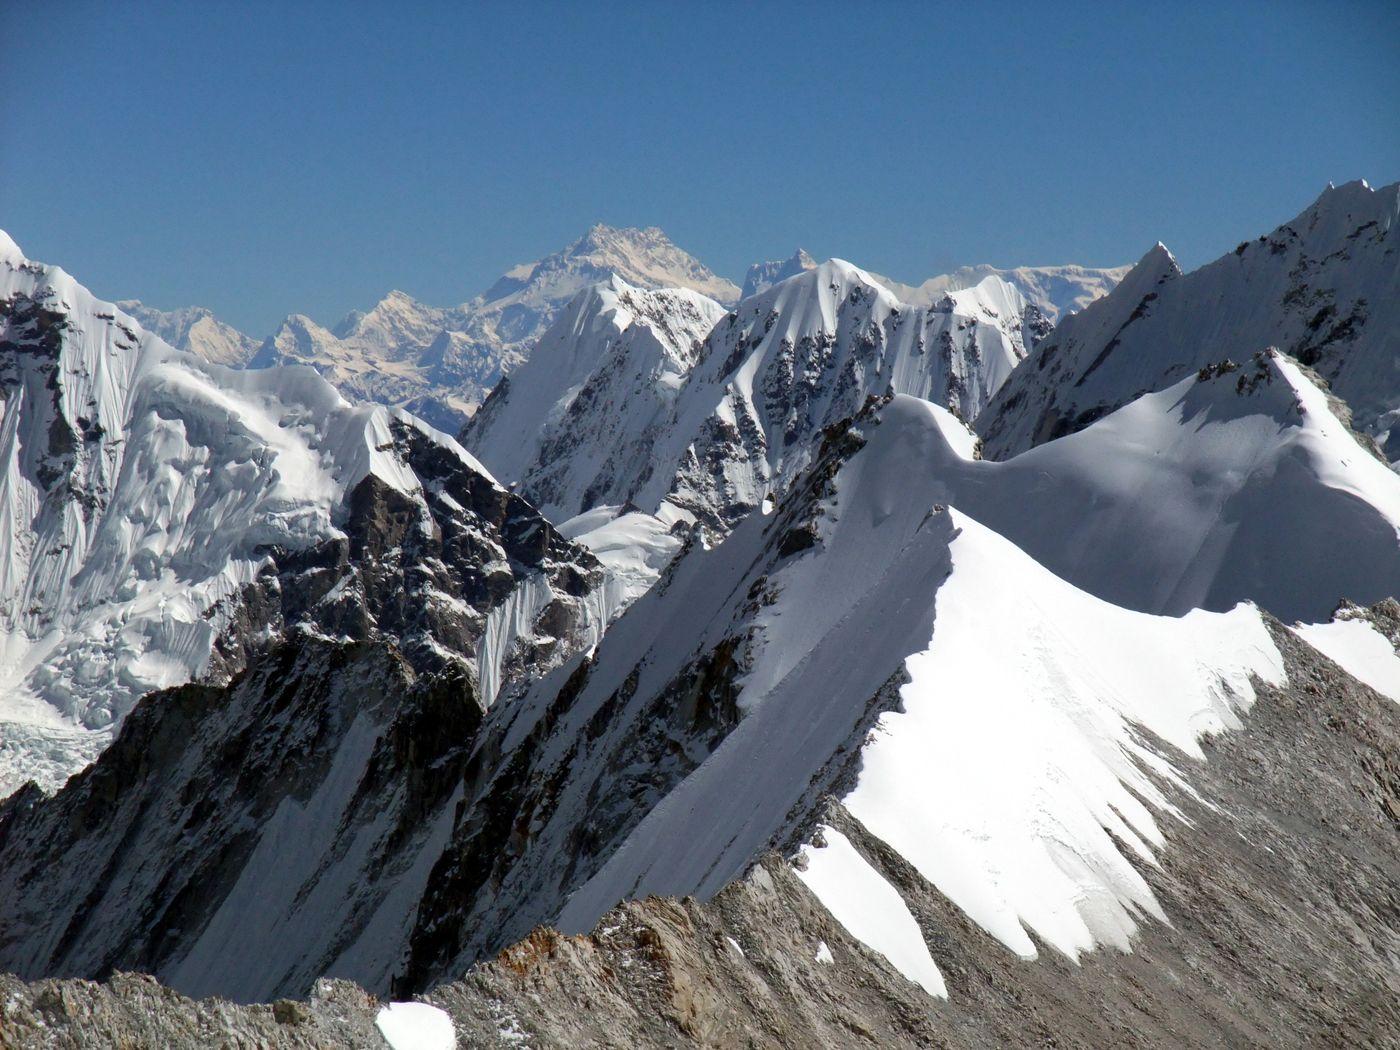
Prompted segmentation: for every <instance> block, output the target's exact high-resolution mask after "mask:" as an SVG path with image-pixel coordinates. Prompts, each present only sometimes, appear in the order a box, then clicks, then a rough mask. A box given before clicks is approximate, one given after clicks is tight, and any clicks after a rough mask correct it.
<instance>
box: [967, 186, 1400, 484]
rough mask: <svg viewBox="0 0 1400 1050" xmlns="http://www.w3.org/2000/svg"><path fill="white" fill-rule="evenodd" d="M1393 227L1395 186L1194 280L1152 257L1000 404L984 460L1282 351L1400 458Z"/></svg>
mask: <svg viewBox="0 0 1400 1050" xmlns="http://www.w3.org/2000/svg"><path fill="white" fill-rule="evenodd" d="M1397 216H1400V184H1394V185H1391V186H1388V187H1384V188H1382V189H1379V190H1371V189H1369V188H1368V187H1367V186H1366V185H1365V184H1364V183H1362V182H1352V183H1347V184H1346V185H1344V186H1339V187H1334V188H1332V189H1329V190H1326V191H1324V192H1323V193H1322V195H1321V196H1319V197H1318V198H1317V200H1316V201H1314V202H1313V203H1312V204H1311V205H1309V206H1308V208H1306V209H1305V210H1304V211H1303V212H1301V213H1300V214H1299V215H1298V216H1297V217H1295V218H1294V219H1293V220H1291V221H1290V222H1286V223H1284V224H1283V225H1281V226H1279V227H1277V228H1276V229H1274V230H1273V231H1272V232H1271V233H1268V234H1266V235H1264V236H1261V237H1259V238H1258V239H1257V240H1254V241H1244V242H1242V243H1240V244H1239V245H1238V246H1237V247H1236V248H1235V249H1234V250H1233V251H1231V252H1228V253H1227V254H1225V255H1223V256H1221V257H1220V258H1219V259H1217V260H1215V261H1214V262H1212V263H1209V264H1207V265H1206V266H1202V267H1201V268H1200V269H1198V270H1193V271H1192V272H1190V273H1186V274H1183V273H1182V272H1181V271H1180V269H1179V268H1178V267H1177V265H1176V262H1175V260H1174V259H1172V257H1171V254H1170V253H1169V252H1168V251H1167V250H1166V249H1165V248H1164V247H1162V246H1161V245H1157V246H1155V247H1154V248H1152V249H1151V250H1150V251H1149V252H1148V253H1147V255H1145V256H1144V257H1143V259H1142V261H1140V262H1139V263H1138V264H1137V266H1135V267H1134V268H1133V270H1132V271H1131V272H1130V273H1129V274H1128V275H1127V277H1125V278H1124V279H1123V281H1122V283H1120V284H1119V286H1118V287H1117V288H1115V289H1114V290H1113V292H1111V293H1110V294H1109V295H1107V296H1106V297H1104V298H1103V299H1101V300H1099V301H1098V302H1096V303H1094V304H1092V305H1091V306H1089V307H1087V308H1086V309H1084V310H1083V311H1081V312H1079V313H1077V314H1075V315H1073V316H1071V317H1068V318H1066V319H1065V320H1064V321H1062V322H1061V323H1060V324H1059V325H1058V326H1057V327H1056V329H1055V331H1054V332H1053V333H1052V334H1051V335H1050V336H1049V338H1047V339H1046V340H1045V341H1044V342H1043V343H1042V344H1040V345H1039V346H1038V347H1037V348H1036V350H1035V358H1034V360H1033V362H1032V366H1031V367H1029V368H1024V369H1020V370H1019V371H1018V372H1017V374H1016V375H1014V376H1013V377H1012V379H1011V380H1010V382H1009V383H1008V384H1007V386H1006V387H1004V388H1003V389H1002V390H1001V391H999V392H998V395H997V397H996V398H995V400H994V401H993V403H992V404H991V405H990V406H989V407H988V409H987V410H986V412H985V413H984V415H983V416H982V418H980V419H979V420H978V422H977V428H978V431H979V432H980V433H981V434H982V435H983V437H984V439H985V440H986V443H987V449H988V454H989V455H992V456H994V457H1003V456H1007V455H1012V454H1014V453H1016V452H1018V451H1021V450H1024V449H1026V448H1029V447H1031V446H1032V445H1034V444H1037V443H1039V442H1042V441H1046V440H1049V439H1051V438H1054V437H1056V436H1059V435H1062V434H1065V433H1070V432H1072V431H1074V430H1077V429H1079V428H1081V427H1083V426H1085V425H1087V424H1088V423H1090V422H1092V421H1093V420H1095V419H1097V418H1099V417H1100V416H1102V415H1104V414H1105V413H1106V412H1108V411H1111V410H1112V409H1114V408H1116V407H1118V406H1119V405H1122V404H1125V403H1127V402H1128V401H1131V400H1132V399H1133V398H1135V397H1138V396H1139V395H1141V394H1143V393H1145V392H1148V391H1152V390H1160V389H1162V388H1163V387H1166V386H1169V385H1171V384H1172V383H1174V382H1176V381H1177V380H1178V379H1180V378H1181V377H1182V376H1184V375H1188V374H1190V373H1191V372H1194V371H1196V370H1197V369H1199V368H1202V367H1205V366H1206V365H1210V364H1213V363H1215V362H1217V361H1219V360H1221V359H1222V358H1225V357H1230V358H1233V359H1234V360H1236V361H1244V360H1247V359H1248V358H1250V356H1251V355H1253V354H1254V353H1256V352H1258V351H1260V350H1263V349H1265V348H1266V347H1269V346H1276V347H1278V348H1280V349H1281V350H1283V351H1284V352H1285V353H1287V354H1289V355H1290V356H1292V357H1295V358H1297V359H1298V360H1299V361H1301V362H1302V363H1304V364H1306V365H1308V366H1310V367H1312V368H1314V369H1316V370H1317V372H1319V373H1320V374H1321V375H1322V376H1323V378H1324V379H1326V380H1327V382H1328V383H1330V384H1331V385H1332V387H1333V389H1334V390H1335V391H1336V393H1337V394H1338V395H1339V396H1340V397H1343V398H1345V399H1346V400H1347V402H1348V403H1349V404H1350V405H1351V407H1352V409H1353V411H1354V413H1355V417H1356V422H1357V426H1358V429H1360V430H1363V431H1365V432H1367V433H1369V434H1370V435H1371V436H1372V437H1374V438H1375V439H1376V440H1377V441H1378V442H1380V443H1381V444H1382V446H1383V447H1385V448H1386V454H1387V457H1388V458H1389V459H1391V460H1392V461H1395V460H1397V459H1400V426H1397V425H1396V424H1397V423H1400V371H1398V370H1397V369H1396V366H1395V361H1396V357H1395V341H1396V339H1397V338H1398V337H1400V251H1397V249H1396V246H1395V238H1396V236H1397V234H1396V232H1395V230H1396V219H1397ZM1392 442H1393V445H1392V444H1391V443H1392Z"/></svg>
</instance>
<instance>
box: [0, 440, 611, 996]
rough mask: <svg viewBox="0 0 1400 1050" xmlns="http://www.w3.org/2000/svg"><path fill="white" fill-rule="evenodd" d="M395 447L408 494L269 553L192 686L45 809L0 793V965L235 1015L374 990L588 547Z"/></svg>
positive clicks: (564, 651)
mask: <svg viewBox="0 0 1400 1050" xmlns="http://www.w3.org/2000/svg"><path fill="white" fill-rule="evenodd" d="M393 437H394V442H395V445H394V447H395V451H396V452H397V453H398V455H399V457H400V459H401V460H402V461H403V462H404V463H406V464H407V465H408V466H409V467H410V468H411V469H412V470H413V471H414V473H415V474H416V475H417V477H418V478H419V479H421V480H422V482H423V489H422V491H421V493H420V494H419V498H410V497H409V496H408V495H406V494H405V493H404V492H403V491H401V490H400V489H398V488H395V487H394V486H392V485H390V484H387V483H386V482H385V481H383V480H381V479H380V478H379V477H378V476H376V475H373V474H371V475H369V476H367V477H366V478H365V479H364V480H363V481H362V482H361V483H360V484H359V485H358V486H357V487H356V488H355V489H354V491H353V492H352V493H351V495H350V498H349V500H348V501H347V502H348V508H349V510H348V518H347V520H346V521H345V522H344V525H343V531H344V538H343V539H338V540H334V541H329V542H326V543H323V544H320V545H318V546H316V547H313V548H310V549H308V550H303V551H286V550H280V549H277V550H269V551H267V552H266V553H267V554H268V555H269V560H268V562H267V567H266V569H265V571H264V572H263V574H262V575H261V576H260V578H259V579H258V580H257V581H256V582H255V583H254V584H252V585H251V586H249V587H247V588H246V589H245V591H244V592H243V594H242V595H240V596H239V598H238V606H237V609H236V610H235V612H234V615H233V617H232V621H231V627H230V629H229V630H228V631H227V632H226V633H225V635H224V636H223V638H222V639H221V641H220V645H219V647H218V649H217V650H216V657H217V662H216V664H215V666H214V668H213V669H212V670H211V673H210V675H209V676H208V680H207V681H206V683H205V684H194V685H188V686H183V687H179V688H175V689H171V690H166V691H164V692H160V693H156V694H152V695H149V696H147V697H146V698H144V699H143V700H142V701H141V702H140V703H139V704H137V706H136V708H135V709H134V710H133V712H132V713H131V715H130V716H129V717H128V719H127V721H126V722H125V723H124V725H123V727H122V729H121V731H120V733H119V735H118V737H117V739H116V741H115V742H114V743H113V744H112V745H111V747H110V748H109V749H108V750H107V751H106V752H105V753H104V754H103V755H102V757H101V758H100V759H99V761H98V762H97V763H96V764H95V765H94V766H92V767H91V768H89V769H88V770H86V771H85V772H84V773H82V774H80V775H78V776H77V777H74V778H73V779H72V780H71V781H70V783H69V784H68V786H67V787H66V788H65V789H64V790H63V791H61V792H60V793H59V794H58V795H57V796H56V797H54V798H52V799H46V798H45V797H44V796H43V795H42V793H41V792H39V791H38V790H37V789H36V788H34V787H33V786H32V785H31V786H30V787H29V788H26V789H24V790H22V791H20V792H19V793H18V794H16V795H15V796H13V797H12V798H11V799H9V800H8V801H7V802H5V803H3V804H0V969H7V970H13V971H15V972H17V973H20V974H23V975H28V976H39V975H48V974H56V975H61V976H69V975H73V976H84V977H99V978H100V977H105V976H107V975H108V974H110V973H112V972H114V971H116V970H141V971H145V972H150V973H154V974H157V975H158V976H160V977H162V978H163V979H165V980H167V981H168V982H170V983H171V984H173V985H174V986H176V987H178V988H180V989H182V990H186V991H191V992H194V993H196V994H203V993H206V992H217V993H220V994H223V995H227V996H231V997H233V998H236V999H240V1000H245V1001H247V1000H254V999H260V998H266V997H270V996H273V995H278V994H288V993H290V994H305V992H306V991H307V990H308V989H309V988H310V987H311V985H312V982H313V981H314V980H315V979H316V978H317V977H319V976H321V975H323V974H326V973H331V974H343V975H348V976H352V977H354V978H356V979H357V980H359V981H361V982H363V983H365V984H366V985H368V986H370V987H372V988H376V989H383V988H387V986H388V983H389V981H390V979H391V978H392V977H393V976H394V974H395V973H396V972H397V971H398V967H399V958H398V957H399V954H400V953H401V952H402V951H403V950H404V948H405V946H406V942H405V938H406V937H407V935H408V931H409V929H410V928H411V924H412V916H413V913H414V910H415V909H416V906H417V903H418V899H419V896H420V894H421V893H422V890H423V887H424V884H425V880H426V879H427V876H428V874H429V871H430V870H431V867H432V865H433V863H434V861H435V860H436V859H437V856H438V854H439V853H441V851H442V849H443V848H444V846H445V845H446V842H447V839H448V832H449V831H450V829H451V827H452V813H453V801H454V797H455V796H457V795H459V794H460V792H461V790H462V783H463V777H464V775H465V772H466V769H467V760H468V758H469V756H470V755H471V754H472V752H473V749H474V747H475V745H476V744H477V733H478V731H479V730H480V728H481V726H482V723H483V717H484V713H485V711H486V710H487V708H488V707H489V706H490V705H491V702H492V701H493V700H494V699H495V693H496V692H497V691H498V689H499V687H500V686H502V685H506V686H508V685H509V684H510V683H512V682H514V681H516V680H518V679H520V678H522V677H525V676H527V675H528V676H537V675H540V674H543V673H544V672H545V671H547V670H549V669H550V668H551V667H553V666H555V665H556V664H557V663H559V662H560V661H563V660H565V659H567V658H568V657H570V656H571V655H572V654H574V653H575V652H576V651H578V650H579V649H580V648H583V647H586V646H588V645H591V644H592V643H593V642H595V641H596V638H597V634H598V632H599V631H600V629H601V625H602V622H603V617H604V615H605V613H604V611H603V610H602V609H601V608H599V607H598V601H599V598H598V596H597V591H598V589H599V587H600V584H601V583H602V571H601V568H600V567H599V565H598V563H597V562H596V560H595V559H594V558H593V557H592V555H590V554H589V553H588V552H587V551H586V550H584V549H582V548H579V547H576V546H574V545H573V544H571V543H569V542H568V541H566V540H564V539H563V538H562V537H560V536H559V534H558V533H557V532H556V531H555V530H554V529H553V528H552V527H551V526H550V525H549V523H548V522H546V521H545V520H544V519H543V518H541V517H540V516H539V515H538V514H537V513H536V512H535V511H534V509H533V508H532V507H530V505H529V504H527V503H526V502H525V501H524V500H522V499H520V498H519V497H517V496H514V495H512V494H510V493H507V492H506V491H504V490H503V489H501V488H500V487H499V486H497V485H495V484H494V483H493V482H491V480H490V479H489V478H487V477H486V476H484V475H482V474H480V473H478V472H477V471H475V470H473V469H471V467H470V466H469V465H468V464H467V463H465V462H464V461H463V460H462V459H461V458H460V457H459V456H458V455H457V454H456V453H455V452H453V451H451V450H449V449H447V448H444V447H443V446H441V445H439V444H437V443H436V442H434V441H433V440H431V439H430V438H428V437H426V436H425V435H424V434H423V433H422V432H421V431H418V430H416V429H413V428H411V427H408V426H402V425H397V424H396V425H395V426H394V427H393ZM522 603H523V606H522ZM532 603H533V604H532ZM517 606H521V608H516V607H517ZM513 610H514V611H513ZM493 617H501V618H503V619H504V620H507V621H511V622H513V623H514V627H513V629H512V630H506V629H504V628H501V629H496V630H493V629H492V618H493ZM483 679H485V680H486V681H487V684H488V686H489V689H490V692H489V694H488V693H487V692H485V691H484V690H483Z"/></svg>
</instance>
